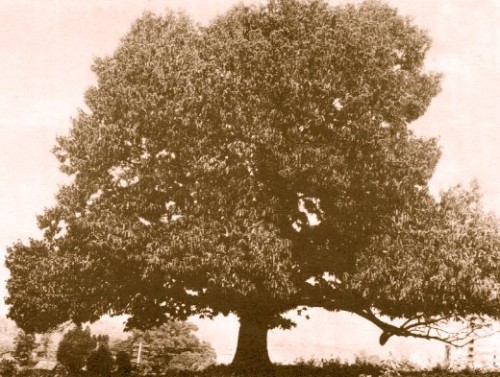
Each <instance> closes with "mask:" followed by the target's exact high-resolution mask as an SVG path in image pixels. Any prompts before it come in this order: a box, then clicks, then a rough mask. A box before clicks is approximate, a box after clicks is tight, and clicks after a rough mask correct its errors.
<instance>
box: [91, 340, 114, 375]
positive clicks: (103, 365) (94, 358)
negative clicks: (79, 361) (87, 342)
mask: <svg viewBox="0 0 500 377" xmlns="http://www.w3.org/2000/svg"><path fill="white" fill-rule="evenodd" d="M113 364H114V360H113V356H112V355H111V351H110V350H109V348H108V347H107V346H106V345H104V344H101V345H100V346H99V348H97V349H96V350H94V351H92V352H91V353H90V355H89V357H88V358H87V371H88V372H89V373H91V374H93V375H96V376H102V377H107V376H110V375H111V372H112V371H113Z"/></svg>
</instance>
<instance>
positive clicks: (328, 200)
mask: <svg viewBox="0 0 500 377" xmlns="http://www.w3.org/2000/svg"><path fill="white" fill-rule="evenodd" d="M429 46H430V39H429V37H428V36H427V34H426V33H425V32H424V31H422V30H421V29H419V28H418V27H416V26H415V25H414V24H413V22H412V21H411V20H410V19H408V18H405V17H402V16H400V15H398V13H397V11H396V10H395V9H392V8H391V7H389V6H387V5H385V4H383V3H379V2H376V1H366V2H364V3H362V4H361V5H356V6H354V5H345V6H338V7H332V6H330V5H328V4H327V3H326V2H324V1H320V0H307V1H306V0H304V1H299V0H271V1H269V3H268V4H266V5H262V6H254V7H247V6H244V5H240V6H237V7H235V8H233V9H232V10H230V11H229V12H227V13H226V14H224V15H222V16H220V17H218V18H216V19H215V20H213V21H212V22H211V23H210V24H209V25H208V26H204V27H202V26H199V25H196V24H195V23H193V22H192V21H191V20H190V19H189V18H187V17H186V16H184V15H179V14H174V13H167V14H166V15H164V16H157V15H153V14H145V15H144V16H143V17H141V18H140V19H139V20H137V22H135V24H134V25H133V26H132V29H131V30H130V32H129V33H128V34H127V35H126V36H125V37H124V38H123V39H122V41H121V43H120V45H119V47H118V48H117V49H116V51H115V52H114V54H113V55H111V56H108V57H105V58H101V59H96V61H95V63H94V65H93V70H94V72H95V74H96V76H97V80H98V83H97V85H96V86H94V87H92V88H90V89H89V90H88V91H87V93H86V97H85V99H86V104H87V109H85V110H80V111H79V112H78V115H77V116H76V117H75V118H74V120H73V124H72V127H71V129H70V131H69V134H68V135H67V136H63V137H60V138H58V140H57V145H56V147H55V154H56V156H57V157H58V159H59V160H60V162H61V169H62V171H63V172H65V173H66V174H68V175H70V176H71V177H72V178H73V179H72V182H71V183H70V184H68V185H66V186H64V187H62V188H61V189H60V191H59V193H58V195H57V205H56V206H54V207H53V208H50V209H47V210H46V211H45V213H44V214H43V215H41V216H40V217H39V226H40V228H41V229H43V231H44V237H43V239H41V240H31V241H30V242H28V243H26V244H25V243H17V244H15V245H13V246H12V247H10V248H9V250H8V257H7V266H8V267H9V269H10V271H11V277H10V279H9V281H8V290H9V297H8V300H7V302H8V304H9V305H10V312H9V316H10V317H11V318H12V319H14V320H15V321H16V322H17V323H18V324H19V325H20V326H21V327H23V328H25V329H26V330H28V331H35V330H36V331H40V330H45V329H48V328H51V327H54V326H57V325H59V324H60V323H62V322H65V321H68V320H72V321H74V322H76V323H81V322H85V321H88V320H90V321H92V320H96V319H98V318H99V317H100V316H101V315H103V314H107V313H108V314H128V315H130V319H129V321H128V325H129V327H131V328H143V329H145V328H149V327H153V326H158V325H161V324H162V323H165V322H167V321H168V320H170V319H172V318H176V319H186V318H187V317H188V316H190V315H194V314H198V315H202V316H208V317H210V316H214V315H217V314H220V313H222V314H228V313H235V314H237V315H238V316H239V318H240V322H241V329H240V341H239V343H238V350H239V351H238V352H237V355H236V357H235V364H245V363H246V362H249V363H252V362H253V363H255V362H258V361H263V360H264V361H265V360H266V358H267V352H261V350H262V349H264V350H265V348H266V334H267V329H269V328H272V327H275V326H283V327H287V326H289V325H290V323H289V322H288V321H287V320H286V319H284V318H283V317H282V314H283V313H285V312H286V311H288V310H291V309H295V308H300V307H302V306H318V307H323V308H325V309H328V310H332V311H338V310H346V311H349V312H353V313H356V314H358V315H360V316H362V317H364V318H367V319H368V320H370V321H372V322H374V323H375V324H376V325H377V326H379V327H380V328H381V329H382V330H383V334H382V337H381V343H385V341H386V340H387V338H388V337H390V336H391V335H402V336H410V335H412V336H422V337H436V338H441V339H444V340H447V341H450V342H451V341H454V340H455V338H451V337H446V336H445V335H443V334H442V333H439V332H436V331H437V330H436V327H437V325H438V324H440V322H441V321H442V320H445V319H449V318H453V319H457V320H461V319H464V318H467V316H469V315H475V316H476V317H478V318H481V317H484V316H491V317H493V318H495V317H498V315H499V313H500V312H499V306H498V300H497V292H499V289H498V288H499V285H498V284H499V279H498V278H499V276H498V274H499V273H498V271H500V269H498V265H499V263H498V261H499V258H500V253H499V252H498V239H499V238H498V223H497V221H496V219H494V218H493V217H488V216H486V215H485V214H484V212H483V210H482V208H481V204H480V196H479V194H478V190H477V189H476V188H474V187H473V188H472V189H462V188H457V189H453V190H450V191H449V192H446V193H443V194H442V197H441V198H440V199H439V200H438V199H436V198H434V197H433V196H432V195H431V194H430V192H429V187H428V183H429V180H430V178H431V177H432V174H433V172H434V169H435V166H436V164H437V162H438V160H439V156H440V151H439V148H438V146H437V142H436V140H435V139H431V138H424V137H419V136H417V135H416V134H415V133H414V132H413V131H412V129H411V128H410V127H409V125H410V123H411V122H412V121H414V120H416V119H417V118H419V117H420V116H421V115H423V114H424V112H425V110H426V109H427V107H428V105H429V104H430V102H431V100H432V98H433V97H434V96H435V95H437V93H438V92H439V89H440V88H439V79H440V76H439V74H435V73H432V72H426V71H425V69H424V59H425V55H426V52H427V50H428V49H429ZM400 317H404V318H406V319H407V322H405V323H404V324H403V325H395V324H394V323H391V322H390V321H388V320H387V318H392V319H395V318H400ZM256 334H260V335H256ZM252 336H253V337H254V339H253V340H254V342H253V344H250V343H251V342H249V341H248V340H245V339H249V337H252ZM255 339H260V340H255ZM240 351H241V352H240ZM258 354H259V355H260V356H258ZM249 355H254V356H249ZM252 357H253V358H252ZM249 360H250V361H249ZM267 360H268V359H267Z"/></svg>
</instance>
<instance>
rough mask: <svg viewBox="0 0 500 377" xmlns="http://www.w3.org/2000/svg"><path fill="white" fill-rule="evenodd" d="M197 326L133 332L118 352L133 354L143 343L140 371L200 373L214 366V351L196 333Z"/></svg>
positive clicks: (182, 324) (173, 324)
mask: <svg viewBox="0 0 500 377" xmlns="http://www.w3.org/2000/svg"><path fill="white" fill-rule="evenodd" d="M196 330H197V328H196V326H195V325H193V324H192V323H189V322H181V321H172V322H167V323H165V324H163V325H162V326H160V327H157V328H155V329H151V330H147V331H137V330H135V331H133V332H132V335H131V336H130V337H129V338H128V339H126V340H125V341H123V342H121V343H118V344H117V345H116V346H115V349H116V350H120V351H121V352H126V353H129V354H130V353H132V352H133V349H134V346H135V347H137V343H138V342H139V341H140V342H142V343H143V344H142V347H143V352H142V357H141V368H143V369H144V370H146V371H147V372H148V373H153V374H163V373H164V372H165V370H168V369H178V370H200V369H204V368H206V367H207V366H209V365H212V364H214V363H215V357H216V354H215V351H214V350H213V348H212V347H211V346H210V344H208V343H206V342H202V341H200V339H198V338H197V337H196V335H195V334H193V331H196Z"/></svg>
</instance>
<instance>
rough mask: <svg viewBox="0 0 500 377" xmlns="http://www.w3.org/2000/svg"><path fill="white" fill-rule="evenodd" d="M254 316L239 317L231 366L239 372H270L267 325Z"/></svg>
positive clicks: (255, 314)
mask: <svg viewBox="0 0 500 377" xmlns="http://www.w3.org/2000/svg"><path fill="white" fill-rule="evenodd" d="M253 314H254V315H245V316H240V331H239V334H238V345H237V347H236V354H235V355H234V359H233V362H232V363H231V366H232V367H233V368H234V369H236V370H237V371H239V372H243V373H245V372H249V373H252V372H255V371H261V372H264V371H272V369H273V368H272V364H271V360H270V359H269V354H268V353H267V331H268V324H267V322H266V321H263V320H262V318H259V315H258V313H253Z"/></svg>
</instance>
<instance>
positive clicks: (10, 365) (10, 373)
mask: <svg viewBox="0 0 500 377" xmlns="http://www.w3.org/2000/svg"><path fill="white" fill-rule="evenodd" d="M16 372H17V367H16V363H15V362H14V361H12V360H1V361H0V377H14V376H15V375H16Z"/></svg>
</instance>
